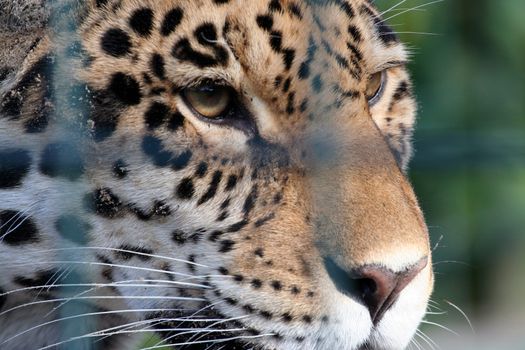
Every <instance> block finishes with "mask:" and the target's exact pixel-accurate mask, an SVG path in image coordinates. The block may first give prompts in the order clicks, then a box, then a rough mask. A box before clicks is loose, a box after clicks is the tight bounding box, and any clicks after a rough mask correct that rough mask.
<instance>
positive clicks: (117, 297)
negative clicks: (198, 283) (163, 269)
mask: <svg viewBox="0 0 525 350" xmlns="http://www.w3.org/2000/svg"><path fill="white" fill-rule="evenodd" d="M128 299H133V300H179V301H206V299H204V298H191V297H170V296H155V295H154V296H146V295H133V296H121V295H115V296H111V295H102V296H85V297H75V298H57V299H50V300H40V301H35V302H31V303H26V304H21V305H17V306H15V307H12V308H11V309H8V310H5V311H2V312H0V316H2V315H5V314H6V313H8V312H11V311H14V310H18V309H21V308H24V307H28V306H34V305H45V304H50V303H56V302H60V301H71V300H128Z"/></svg>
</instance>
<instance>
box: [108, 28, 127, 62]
mask: <svg viewBox="0 0 525 350" xmlns="http://www.w3.org/2000/svg"><path fill="white" fill-rule="evenodd" d="M101 47H102V50H103V51H104V52H105V53H107V54H108V55H111V56H114V57H122V56H124V55H127V54H129V53H130V50H131V38H130V37H129V35H128V34H127V33H126V32H125V31H123V30H122V29H119V28H111V29H108V30H107V31H106V32H105V33H104V35H103V36H102V40H101Z"/></svg>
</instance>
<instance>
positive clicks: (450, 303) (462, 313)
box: [443, 300, 476, 334]
mask: <svg viewBox="0 0 525 350" xmlns="http://www.w3.org/2000/svg"><path fill="white" fill-rule="evenodd" d="M443 301H444V302H445V303H447V304H448V305H450V306H452V307H453V308H454V309H456V310H457V311H458V312H459V313H460V314H461V315H462V316H463V317H464V318H465V319H466V320H467V322H468V325H469V326H470V329H471V330H472V333H473V334H476V331H475V329H474V326H473V325H472V322H471V321H470V318H469V317H468V316H467V314H466V313H465V312H464V311H463V310H461V308H460V307H459V306H457V305H456V304H454V303H452V302H451V301H448V300H443Z"/></svg>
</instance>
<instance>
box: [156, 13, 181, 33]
mask: <svg viewBox="0 0 525 350" xmlns="http://www.w3.org/2000/svg"><path fill="white" fill-rule="evenodd" d="M183 16H184V12H183V11H182V9H181V8H180V7H176V8H174V9H172V10H170V11H169V12H168V13H167V14H166V16H165V17H164V20H163V21H162V26H161V29H160V32H161V34H162V35H163V36H168V35H170V34H171V33H173V31H174V30H175V29H176V28H177V27H178V26H179V24H180V22H181V21H182V18H183Z"/></svg>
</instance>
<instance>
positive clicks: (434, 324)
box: [421, 320, 459, 337]
mask: <svg viewBox="0 0 525 350" xmlns="http://www.w3.org/2000/svg"><path fill="white" fill-rule="evenodd" d="M421 323H424V324H428V325H431V326H436V327H438V328H441V329H444V330H446V331H448V332H450V333H452V334H454V335H456V336H458V337H459V334H458V333H456V332H454V331H453V330H452V329H450V328H447V327H445V326H443V325H442V324H439V323H435V322H430V321H427V320H423V321H421Z"/></svg>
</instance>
